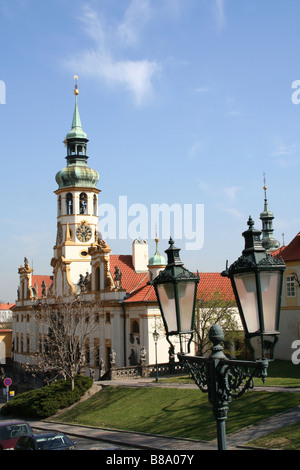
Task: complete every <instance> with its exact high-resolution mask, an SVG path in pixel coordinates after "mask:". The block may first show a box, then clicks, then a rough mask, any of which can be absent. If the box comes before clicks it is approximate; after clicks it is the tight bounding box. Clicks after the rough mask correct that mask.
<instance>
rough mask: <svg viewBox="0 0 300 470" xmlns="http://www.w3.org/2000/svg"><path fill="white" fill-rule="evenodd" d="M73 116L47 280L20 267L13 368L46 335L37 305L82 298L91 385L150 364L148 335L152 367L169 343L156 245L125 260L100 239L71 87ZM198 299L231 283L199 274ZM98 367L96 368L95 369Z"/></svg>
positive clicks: (135, 248)
mask: <svg viewBox="0 0 300 470" xmlns="http://www.w3.org/2000/svg"><path fill="white" fill-rule="evenodd" d="M74 94H75V109H74V114H73V121H72V126H71V130H70V132H69V133H68V134H67V135H66V138H65V142H64V143H65V145H66V149H67V156H66V161H67V163H66V166H65V168H63V169H62V170H60V171H59V172H58V173H57V174H56V183H57V185H58V188H57V190H56V191H55V194H56V197H57V235H56V242H55V246H54V248H53V258H52V259H51V263H50V264H51V267H52V275H47V276H46V275H38V274H35V273H34V272H33V269H32V268H31V267H30V266H29V263H28V260H27V258H25V259H24V263H23V265H22V266H20V268H19V271H18V272H19V279H20V280H19V286H18V298H17V301H16V306H15V308H14V311H13V344H14V353H13V354H14V357H13V359H14V363H15V364H19V365H22V364H23V365H24V364H26V363H30V361H34V359H33V358H34V353H35V352H36V351H37V350H38V348H43V340H44V338H45V337H46V335H47V331H41V330H40V329H39V327H38V326H37V324H36V322H35V316H36V312H37V309H38V307H39V306H40V305H41V302H46V303H47V304H48V305H52V306H55V305H58V304H59V303H61V302H66V301H67V300H68V299H76V298H80V299H84V301H85V302H86V303H89V305H90V309H89V311H90V318H92V317H93V321H94V322H95V328H94V329H93V330H92V331H91V333H90V335H89V337H88V338H86V344H85V346H86V354H85V356H86V358H87V360H86V362H87V364H86V373H89V371H91V370H92V371H93V376H94V377H95V379H96V380H97V379H98V378H99V377H100V374H101V367H102V371H103V370H104V371H106V370H108V369H109V368H110V364H111V360H112V358H113V361H114V363H115V364H116V366H117V367H126V366H129V365H133V364H139V363H140V362H141V359H142V358H143V359H144V361H145V363H146V365H149V364H155V361H156V356H155V350H156V348H155V342H154V338H153V333H154V331H155V330H156V331H157V332H158V333H159V339H158V343H157V362H158V363H166V362H168V361H169V347H170V345H169V343H168V342H167V341H166V339H165V335H164V332H163V326H162V319H161V315H160V310H159V307H158V302H157V299H156V296H155V291H154V288H153V286H151V285H149V284H148V282H149V280H152V279H154V278H155V277H156V276H157V275H158V273H159V272H160V270H162V269H164V268H165V266H166V260H165V258H164V256H162V255H161V254H160V253H159V249H158V240H157V239H156V240H155V243H156V249H155V253H154V255H153V256H152V257H150V259H149V256H148V243H147V241H145V240H135V241H134V242H133V243H132V254H131V255H116V254H113V253H112V251H111V248H110V247H109V246H108V244H107V243H106V241H105V240H103V239H102V236H101V233H99V224H98V204H99V201H98V197H99V194H100V190H99V189H98V188H97V183H98V180H99V174H98V172H97V171H96V170H94V169H92V168H90V167H89V166H88V156H87V143H88V139H87V134H86V133H85V132H84V131H83V128H82V124H81V119H80V115H79V109H78V102H77V98H78V88H77V82H76V85H75V90H74ZM200 278H201V279H200V283H199V287H198V290H199V292H198V294H199V295H201V292H200V290H202V291H212V290H214V291H216V290H218V291H219V292H220V293H222V294H223V295H225V296H227V298H233V293H232V290H231V286H230V281H229V280H228V279H227V278H224V277H222V276H221V274H219V273H202V274H201V275H200ZM100 366H101V367H100Z"/></svg>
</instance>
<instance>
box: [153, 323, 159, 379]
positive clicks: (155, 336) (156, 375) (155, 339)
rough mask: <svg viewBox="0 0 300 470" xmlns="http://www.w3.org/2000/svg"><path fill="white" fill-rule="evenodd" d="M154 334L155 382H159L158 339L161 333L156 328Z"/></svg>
mask: <svg viewBox="0 0 300 470" xmlns="http://www.w3.org/2000/svg"><path fill="white" fill-rule="evenodd" d="M152 335H153V340H154V344H155V382H158V366H157V341H158V337H159V334H158V333H157V331H156V328H155V330H154V331H153V333H152Z"/></svg>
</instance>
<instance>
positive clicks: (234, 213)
mask: <svg viewBox="0 0 300 470" xmlns="http://www.w3.org/2000/svg"><path fill="white" fill-rule="evenodd" d="M223 211H224V212H227V214H230V215H232V216H233V217H235V218H236V219H239V220H245V214H243V213H242V212H240V211H239V210H237V209H236V208H235V207H226V208H223Z"/></svg>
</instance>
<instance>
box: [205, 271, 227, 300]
mask: <svg viewBox="0 0 300 470" xmlns="http://www.w3.org/2000/svg"><path fill="white" fill-rule="evenodd" d="M216 292H218V293H219V294H220V295H221V296H222V298H223V299H224V300H235V299H234V294H233V290H232V287H231V282H230V279H229V278H228V277H223V276H221V274H220V273H200V281H199V284H198V289H197V298H198V299H200V298H201V299H203V300H209V299H210V298H211V297H212V296H213V295H214V294H215V293H216Z"/></svg>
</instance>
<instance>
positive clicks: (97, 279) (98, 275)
mask: <svg viewBox="0 0 300 470" xmlns="http://www.w3.org/2000/svg"><path fill="white" fill-rule="evenodd" d="M95 289H96V292H100V268H99V266H98V267H97V268H96V271H95Z"/></svg>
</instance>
